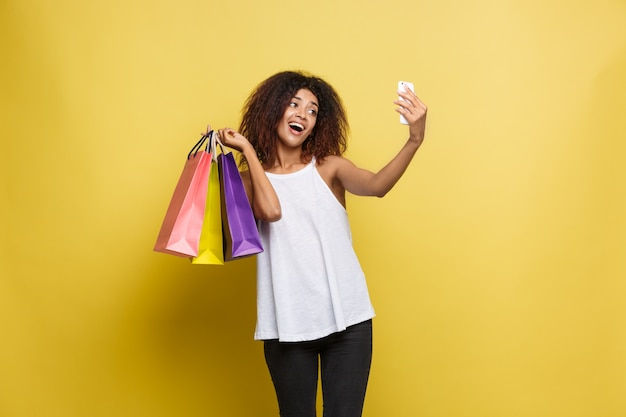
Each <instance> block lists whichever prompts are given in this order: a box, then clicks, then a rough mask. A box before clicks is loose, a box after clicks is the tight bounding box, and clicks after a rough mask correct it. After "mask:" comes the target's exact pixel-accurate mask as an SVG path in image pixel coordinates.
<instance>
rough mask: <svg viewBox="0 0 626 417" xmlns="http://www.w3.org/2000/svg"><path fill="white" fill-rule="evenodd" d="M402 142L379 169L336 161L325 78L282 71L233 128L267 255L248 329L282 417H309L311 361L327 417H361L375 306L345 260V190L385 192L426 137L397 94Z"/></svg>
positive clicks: (338, 111)
mask: <svg viewBox="0 0 626 417" xmlns="http://www.w3.org/2000/svg"><path fill="white" fill-rule="evenodd" d="M398 95H399V96H400V97H401V98H402V99H400V98H398V100H396V101H395V102H394V103H395V104H396V106H397V107H396V111H397V112H398V113H400V114H401V115H403V116H404V117H405V118H406V119H407V120H408V122H409V138H408V140H407V142H406V143H405V144H404V146H403V147H402V148H401V149H400V151H399V152H398V154H397V155H396V156H395V157H394V158H393V159H392V160H391V161H390V162H389V163H388V164H387V165H386V166H385V167H384V168H382V169H381V170H380V171H378V172H377V173H373V172H370V171H368V170H365V169H361V168H359V167H357V166H356V165H354V164H353V163H352V162H350V161H349V160H348V159H346V158H344V157H343V156H342V154H343V152H344V151H345V149H346V135H347V131H348V123H347V120H346V114H345V111H344V109H343V105H342V103H341V100H340V98H339V96H338V95H337V93H336V92H335V90H334V89H333V88H332V87H331V86H330V85H329V84H328V83H327V82H325V81H324V80H322V79H320V78H318V77H315V76H311V75H308V74H304V73H301V72H293V71H286V72H281V73H278V74H275V75H273V76H271V77H270V78H268V79H267V80H265V81H263V82H262V83H261V84H260V85H259V86H258V87H257V88H256V89H255V91H254V92H253V93H252V94H251V95H250V97H249V98H248V100H247V102H246V104H245V106H244V111H243V119H242V122H241V125H240V129H239V132H237V131H235V130H233V129H230V128H224V129H221V130H220V131H219V134H220V137H221V138H222V140H223V142H224V144H226V145H227V146H229V147H232V148H235V149H237V150H239V151H240V152H242V154H243V157H244V165H246V166H247V169H246V170H244V171H243V172H242V178H243V179H244V184H245V185H246V192H247V194H248V198H249V200H250V204H251V206H252V209H253V211H254V214H255V217H256V218H257V220H258V225H259V232H260V235H261V239H262V241H263V247H264V252H263V253H261V254H259V255H258V256H257V326H256V331H255V339H256V340H263V341H264V351H265V358H266V362H267V365H268V368H269V371H270V375H271V377H272V381H273V383H274V387H275V390H276V395H277V398H278V405H279V409H280V415H281V416H282V417H309V416H310V417H313V416H315V412H316V406H315V402H316V390H317V378H318V366H320V368H319V369H321V378H322V391H323V400H324V415H325V416H329V417H358V416H361V413H362V409H363V402H364V399H365V391H366V387H367V380H368V377H369V370H370V363H371V355H372V320H371V319H372V318H373V317H374V309H373V308H372V305H371V302H370V298H369V295H368V291H367V285H366V282H365V276H364V274H363V271H362V269H361V267H360V264H359V261H358V259H357V257H356V254H355V253H354V249H353V247H352V241H351V233H350V227H349V224H348V218H347V213H346V210H345V201H346V199H345V194H346V191H347V192H350V193H352V194H356V195H362V196H378V197H382V196H384V195H385V194H386V193H387V192H388V191H389V190H391V188H392V187H393V186H394V185H395V184H396V182H397V181H398V180H399V179H400V177H401V176H402V174H403V173H404V171H405V170H406V168H407V167H408V165H409V163H410V162H411V160H412V158H413V156H414V155H415V152H416V151H417V149H418V148H419V147H420V145H421V144H422V141H423V139H424V129H425V122H426V111H427V109H426V106H425V105H424V103H422V102H421V101H420V100H419V98H418V97H417V96H416V95H415V94H414V93H413V92H411V91H409V90H408V89H406V90H405V91H399V92H398Z"/></svg>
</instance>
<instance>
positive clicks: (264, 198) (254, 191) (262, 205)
mask: <svg viewBox="0 0 626 417" xmlns="http://www.w3.org/2000/svg"><path fill="white" fill-rule="evenodd" d="M219 134H220V138H221V140H222V142H223V143H224V145H226V146H228V147H231V148H233V149H237V150H238V151H240V152H241V153H242V154H243V156H244V158H246V161H247V162H248V170H247V171H243V172H242V173H241V178H242V179H243V183H244V185H245V187H246V193H247V194H248V200H249V201H250V206H252V211H253V212H254V216H255V217H256V218H257V219H260V220H264V221H267V222H274V221H277V220H280V218H281V215H282V213H281V208H280V202H279V200H278V196H277V195H276V191H274V187H272V184H271V183H270V181H269V180H268V179H267V176H266V175H265V170H264V169H263V166H262V165H261V163H260V162H259V159H258V158H257V155H256V151H255V150H254V148H253V147H252V145H251V144H250V142H248V139H246V138H245V137H244V136H243V135H241V134H240V133H238V132H237V131H235V130H233V129H229V128H225V129H220V130H219Z"/></svg>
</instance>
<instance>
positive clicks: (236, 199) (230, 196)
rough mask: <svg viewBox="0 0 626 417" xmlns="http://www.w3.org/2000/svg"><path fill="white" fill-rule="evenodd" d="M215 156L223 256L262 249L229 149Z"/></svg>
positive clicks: (239, 256) (227, 257)
mask: <svg viewBox="0 0 626 417" xmlns="http://www.w3.org/2000/svg"><path fill="white" fill-rule="evenodd" d="M218 143H219V145H220V149H221V150H222V153H221V154H220V155H219V156H218V157H217V163H218V166H219V171H220V185H221V191H222V202H221V204H222V226H223V229H224V258H225V259H226V260H227V261H230V260H233V259H236V258H241V257H244V256H249V255H254V254H257V253H260V252H263V245H262V244H261V238H260V237H259V231H258V229H257V225H256V220H255V219H254V214H253V213H252V208H251V207H250V202H249V201H248V197H247V195H246V190H245V188H244V185H243V181H242V179H241V174H240V173H239V169H238V168H237V163H236V162H235V157H234V156H233V154H232V152H228V153H224V147H223V146H222V144H221V142H218Z"/></svg>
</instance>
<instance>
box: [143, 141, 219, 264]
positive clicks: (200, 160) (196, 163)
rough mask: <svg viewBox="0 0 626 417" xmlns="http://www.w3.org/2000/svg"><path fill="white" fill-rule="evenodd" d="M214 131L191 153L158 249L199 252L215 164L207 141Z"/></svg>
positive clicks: (183, 254)
mask: <svg viewBox="0 0 626 417" xmlns="http://www.w3.org/2000/svg"><path fill="white" fill-rule="evenodd" d="M212 134H213V131H211V132H209V133H208V134H206V135H203V136H202V139H200V141H199V142H198V143H196V145H195V146H194V147H193V148H192V149H191V151H190V152H189V154H188V155H187V161H186V162H185V167H184V168H183V172H182V174H181V176H180V179H179V180H178V183H177V184H176V188H175V189H174V195H173V196H172V199H171V201H170V205H169V207H168V208H167V212H166V214H165V219H164V220H163V224H162V225H161V230H160V231H159V236H158V237H157V241H156V244H155V246H154V250H155V251H156V252H162V253H168V254H170V255H176V256H181V257H184V258H193V257H195V256H198V244H199V241H200V233H201V232H202V222H203V220H204V209H205V205H206V198H207V185H208V181H209V170H210V168H211V153H210V152H209V150H208V147H207V146H206V145H205V142H207V144H208V143H209V142H210V140H209V138H210V135H212ZM203 145H205V146H204V148H203Z"/></svg>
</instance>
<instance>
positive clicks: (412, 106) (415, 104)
mask: <svg viewBox="0 0 626 417" xmlns="http://www.w3.org/2000/svg"><path fill="white" fill-rule="evenodd" d="M398 95H399V96H400V97H401V98H399V99H397V100H396V101H394V104H396V105H397V106H398V107H396V111H397V112H398V113H400V114H401V115H403V116H404V117H405V118H406V119H407V120H408V121H409V123H412V122H414V121H416V120H418V119H420V118H422V117H423V116H424V115H425V114H426V112H427V110H428V108H427V107H426V104H424V102H423V101H422V100H420V99H419V97H418V96H417V95H416V94H415V93H414V92H413V91H411V90H410V89H408V87H405V90H404V91H402V90H399V91H398Z"/></svg>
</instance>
